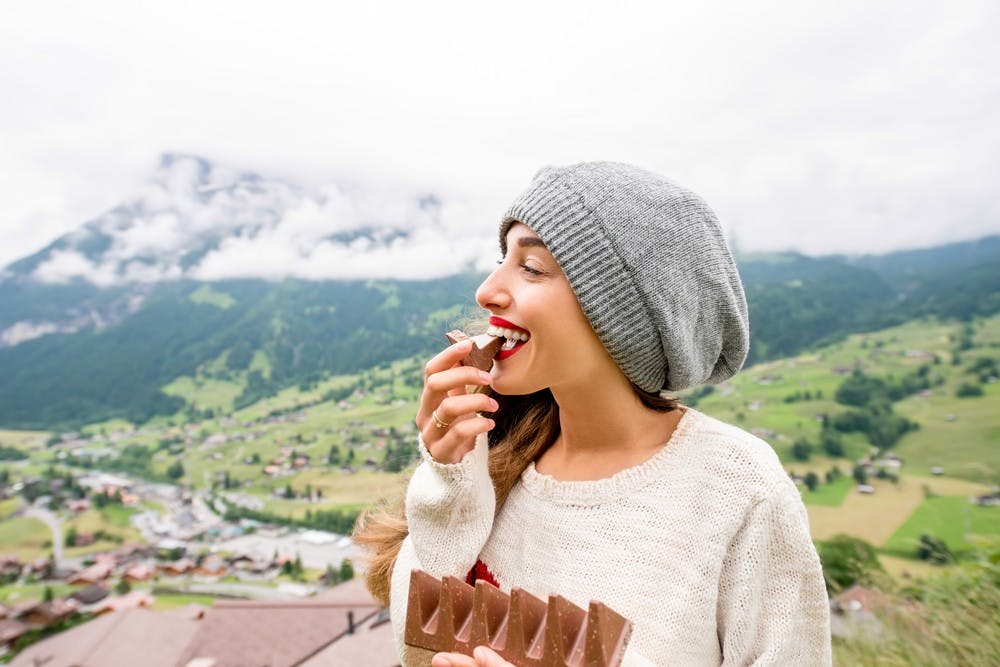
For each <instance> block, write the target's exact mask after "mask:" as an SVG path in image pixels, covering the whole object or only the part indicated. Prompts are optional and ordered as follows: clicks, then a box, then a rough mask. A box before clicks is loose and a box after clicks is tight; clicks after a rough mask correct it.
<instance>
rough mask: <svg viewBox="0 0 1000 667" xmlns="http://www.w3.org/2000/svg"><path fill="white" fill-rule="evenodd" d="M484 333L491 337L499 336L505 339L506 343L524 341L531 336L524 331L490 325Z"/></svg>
mask: <svg viewBox="0 0 1000 667" xmlns="http://www.w3.org/2000/svg"><path fill="white" fill-rule="evenodd" d="M486 333H488V334H489V335H491V336H500V337H501V338H506V339H507V340H508V341H512V340H513V341H519V340H520V341H526V340H528V339H529V338H531V336H530V335H529V334H528V333H527V332H524V331H515V330H514V329H507V328H506V327H498V326H495V325H493V324H491V325H490V326H489V327H487V329H486Z"/></svg>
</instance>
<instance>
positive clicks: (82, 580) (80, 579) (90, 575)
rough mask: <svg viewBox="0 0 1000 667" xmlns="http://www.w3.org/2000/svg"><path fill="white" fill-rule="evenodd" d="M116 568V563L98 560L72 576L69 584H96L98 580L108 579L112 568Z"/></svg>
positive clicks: (68, 580) (67, 581) (68, 581)
mask: <svg viewBox="0 0 1000 667" xmlns="http://www.w3.org/2000/svg"><path fill="white" fill-rule="evenodd" d="M112 569H114V564H113V563H109V562H107V561H104V562H101V561H98V562H97V563H94V564H93V565H91V566H90V567H88V568H84V569H82V570H80V571H79V572H77V573H75V574H73V575H72V576H70V577H69V578H68V579H67V580H66V583H67V584H96V583H98V582H101V581H104V580H106V579H107V578H108V577H110V576H111V570H112Z"/></svg>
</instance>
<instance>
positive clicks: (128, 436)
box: [0, 154, 1000, 665]
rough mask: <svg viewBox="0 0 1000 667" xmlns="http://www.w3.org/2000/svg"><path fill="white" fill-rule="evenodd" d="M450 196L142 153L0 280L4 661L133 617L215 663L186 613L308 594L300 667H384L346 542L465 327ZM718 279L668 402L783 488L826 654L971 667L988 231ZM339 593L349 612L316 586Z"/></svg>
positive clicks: (984, 466) (408, 466)
mask: <svg viewBox="0 0 1000 667" xmlns="http://www.w3.org/2000/svg"><path fill="white" fill-rule="evenodd" d="M444 199H445V198H444V197H442V196H438V195H435V194H434V193H430V192H428V193H423V194H413V195H409V194H408V195H401V194H398V193H389V192H385V191H381V190H374V189H372V188H368V187H366V186H363V185H357V184H354V185H343V186H338V187H332V186H331V187H327V188H313V187H306V186H300V185H297V184H295V183H291V182H288V181H283V180H280V179H273V178H269V177H265V176H262V175H260V174H255V173H249V172H243V171H239V170H235V169H231V168H228V167H224V166H221V165H217V164H214V163H212V162H211V161H209V160H206V159H204V158H200V157H196V156H189V155H180V154H165V155H163V156H162V158H161V160H160V163H159V167H158V168H157V169H156V171H155V173H153V174H151V176H150V179H149V181H148V183H147V185H146V186H145V187H144V188H143V189H142V191H141V192H138V193H137V194H136V196H135V197H134V198H131V199H129V200H127V201H123V202H122V203H121V204H120V205H118V206H116V207H114V208H112V209H111V210H109V211H107V212H106V213H105V214H103V215H101V216H99V217H97V218H95V219H93V220H90V221H87V222H85V224H82V225H81V226H80V227H79V228H78V229H77V230H76V231H74V232H72V233H70V234H68V235H66V236H63V237H61V238H59V239H57V240H56V241H55V242H53V243H51V244H50V245H48V246H46V247H44V248H41V249H39V250H38V251H37V252H35V253H34V254H31V255H29V256H26V257H24V258H22V259H20V260H18V261H15V262H13V263H11V264H9V265H8V266H6V267H4V268H3V269H2V271H0V429H2V430H0V584H2V585H0V612H2V614H0V623H5V624H6V625H5V626H4V627H5V630H4V633H3V634H0V642H2V645H3V647H4V649H3V650H4V651H6V653H5V654H4V658H3V659H4V660H15V661H16V660H18V657H17V656H18V655H19V654H21V655H22V658H24V659H27V656H29V655H31V653H30V652H31V651H32V650H38V649H39V648H40V647H41V646H42V644H43V643H44V642H40V641H39V640H45V639H46V638H57V637H59V636H60V634H61V633H66V632H70V631H72V629H73V628H75V627H76V626H81V625H83V624H86V623H91V622H93V623H96V622H99V621H100V620H101V618H103V617H104V616H103V615H104V614H105V613H106V612H107V611H109V610H116V609H122V608H130V607H145V608H146V609H147V610H151V613H153V614H155V616H153V618H156V619H161V621H158V622H162V623H174V624H179V625H178V627H181V626H183V629H182V630H178V631H177V632H178V633H180V634H178V635H177V636H178V637H184V639H183V641H182V640H180V639H177V640H176V642H175V643H176V644H177V646H176V649H172V650H176V651H177V657H178V660H181V661H182V659H188V658H193V657H195V656H197V655H201V653H198V651H205V650H207V649H206V646H210V645H211V642H212V641H214V640H213V638H212V634H211V633H208V632H207V630H206V628H205V627H200V626H198V623H199V622H201V623H205V622H206V621H199V620H198V619H199V618H201V616H199V614H203V613H204V609H206V608H213V609H219V610H220V611H221V610H225V609H226V605H227V604H232V601H233V600H234V599H242V600H254V601H258V602H259V603H260V605H261V606H262V608H265V607H267V605H276V607H275V609H277V608H279V607H280V608H281V611H274V610H273V609H272V611H271V612H270V613H272V614H273V616H272V618H277V619H279V620H276V621H274V623H273V625H274V632H276V633H281V632H282V630H281V628H282V627H284V626H283V625H282V624H290V625H294V624H295V623H296V622H297V621H296V620H295V618H296V617H294V614H295V613H297V612H296V611H295V610H296V609H298V608H299V607H296V605H302V604H306V603H308V604H313V605H315V606H316V609H319V610H322V611H323V613H329V614H330V618H331V619H332V618H336V623H342V624H343V628H342V629H337V628H338V627H339V626H337V625H336V623H334V621H332V620H331V621H329V622H328V623H327V621H326V620H324V619H326V617H324V616H322V615H321V616H318V617H317V618H319V619H320V620H321V621H323V622H324V623H327V627H328V628H333V630H330V631H329V633H328V635H329V636H324V637H323V638H320V639H314V640H313V643H311V644H308V643H306V644H303V643H299V644H298V650H301V651H303V655H302V657H301V660H305V659H306V658H307V657H308V656H310V655H313V656H318V657H316V660H317V662H316V663H315V664H336V663H335V662H330V660H332V658H331V657H330V656H333V655H335V651H338V650H343V651H346V650H347V649H346V648H344V647H346V646H348V643H349V641H348V639H344V637H348V638H350V637H354V638H357V637H364V636H367V635H368V634H371V635H373V636H377V637H379V638H381V639H380V641H383V642H384V643H385V644H386V646H387V647H388V649H389V651H390V652H391V650H392V646H391V640H390V639H389V635H388V634H384V635H383V634H382V633H383V632H384V630H385V629H386V624H385V623H384V622H383V623H381V625H380V624H379V622H380V621H384V613H383V612H382V611H380V610H378V609H377V606H375V605H374V603H373V602H371V601H364V600H363V599H362V598H364V596H365V595H366V594H365V593H364V592H363V590H362V587H361V584H360V580H355V579H354V576H355V574H356V573H357V572H358V571H359V570H360V569H361V568H363V567H364V563H363V561H362V560H360V558H359V555H360V551H359V549H358V548H357V547H356V546H355V545H354V544H353V543H352V541H351V538H350V535H351V531H352V528H353V525H354V522H355V520H356V518H357V517H358V515H359V513H360V512H362V511H364V510H365V509H366V508H368V507H371V506H373V505H374V504H376V503H378V502H382V501H385V502H394V501H398V499H399V498H400V496H401V493H402V490H403V488H404V484H405V479H406V476H407V473H408V471H410V470H412V467H413V466H414V465H415V463H416V460H417V457H418V454H417V448H416V429H415V426H414V424H413V416H414V413H415V411H416V401H417V399H418V397H419V395H420V391H421V388H422V381H423V365H424V363H425V361H426V360H427V358H429V356H430V355H432V354H434V353H435V352H436V351H437V350H439V349H440V348H442V347H443V346H444V345H445V344H446V342H445V339H444V336H443V334H444V332H446V331H448V330H449V329H452V328H455V327H457V326H458V327H463V328H468V329H475V327H476V326H477V325H476V324H475V322H476V320H477V318H478V317H479V316H480V315H481V313H477V307H476V304H475V301H474V299H473V294H474V292H475V288H476V286H477V285H478V284H479V282H480V281H481V280H482V278H483V277H484V275H485V271H486V270H488V269H487V267H485V266H483V265H481V264H480V263H478V260H477V257H479V256H480V254H481V250H482V248H483V247H491V246H493V245H495V238H479V237H476V236H473V235H465V236H463V235H462V234H460V233H459V234H457V235H456V234H455V233H454V230H455V229H456V225H455V223H454V220H453V218H454V217H455V216H456V213H455V211H454V210H452V209H450V208H449V203H448V202H446V201H445V200H444ZM386 200H388V201H389V204H388V205H386V203H385V202H386ZM376 203H377V204H378V205H376ZM459 227H460V226H459ZM427 247H439V248H440V250H439V251H438V252H437V254H436V255H434V260H433V264H434V265H433V266H431V267H428V266H426V265H424V266H421V267H420V269H421V270H420V271H415V270H414V271H410V270H409V268H408V267H410V266H412V265H415V263H417V262H425V263H426V261H427V260H426V259H422V258H425V257H426V253H424V254H421V252H422V251H421V252H418V251H419V250H421V249H426V248H427ZM411 250H412V253H411ZM390 256H392V257H396V258H402V259H398V260H397V262H398V263H397V264H396V266H394V267H393V270H392V271H386V272H385V273H382V274H380V273H379V271H378V269H373V268H372V267H377V266H378V265H379V264H378V263H379V261H380V260H382V259H384V258H386V257H390ZM737 260H738V263H739V266H740V270H741V272H742V276H743V280H744V285H745V288H746V293H747V298H748V301H749V306H750V316H751V331H752V345H751V353H750V358H749V360H748V362H747V365H746V367H745V369H744V371H743V372H742V373H740V374H739V375H737V376H736V377H735V378H734V379H733V380H731V381H729V382H727V383H724V384H722V385H719V386H714V387H702V388H698V389H695V390H692V391H690V392H687V393H686V394H685V395H683V396H682V399H683V401H684V403H685V404H687V405H689V406H695V407H697V409H699V410H702V411H704V412H706V413H708V414H711V415H713V416H716V417H719V418H720V419H723V420H726V421H729V422H731V423H734V424H737V425H739V426H741V427H742V428H744V429H746V430H748V431H750V432H752V433H754V434H755V435H757V436H759V437H760V438H762V439H763V440H765V441H767V442H768V443H770V445H771V446H772V447H773V448H774V449H775V451H776V452H777V453H778V455H779V457H780V458H781V460H782V462H783V463H784V465H785V468H786V470H787V471H788V473H789V475H790V476H791V477H792V478H793V479H794V480H795V482H796V483H797V484H798V485H799V488H800V489H801V492H802V497H803V500H804V502H805V504H806V507H807V509H808V512H809V519H810V524H811V529H812V533H813V538H814V540H815V542H816V544H817V548H818V550H819V552H820V555H821V558H822V560H823V565H824V572H825V574H826V578H827V584H828V588H829V592H830V596H831V609H832V610H833V621H834V635H835V640H834V642H835V643H834V653H835V659H836V660H837V661H838V662H842V663H843V664H866V665H868V664H872V665H874V664H934V665H937V664H941V665H944V664H973V665H980V664H981V665H985V664H989V661H990V660H991V659H995V656H996V655H998V654H1000V644H998V641H1000V640H998V639H997V637H996V632H995V628H994V630H993V631H992V632H983V631H982V630H983V628H984V627H986V628H989V627H990V626H991V624H994V623H996V613H997V610H998V609H1000V569H998V568H1000V490H998V485H1000V446H998V445H1000V382H998V378H1000V237H997V236H991V237H985V238H981V239H978V240H975V241H968V242H962V243H955V244H950V245H942V246H937V247H930V248H922V249H916V250H906V251H898V252H893V253H889V254H879V255H875V254H872V255H860V256H845V255H827V256H807V255H803V254H798V253H793V252H787V253H772V254H740V253H737ZM344 582H348V584H347V585H348V586H353V587H354V588H351V589H350V590H351V591H353V592H352V593H351V595H353V596H354V598H351V600H353V601H351V602H350V604H348V603H347V602H344V601H343V600H341V599H340V598H336V597H335V596H333V597H331V596H330V592H331V591H335V590H344V589H343V586H344V585H345V584H344ZM324 595H326V596H328V597H325V598H324ZM357 600H362V601H360V602H359V601H357ZM281 605H285V607H281ZM351 605H354V606H353V607H351ZM345 607H349V608H350V609H351V610H352V611H351V612H350V613H347V614H345V613H344V609H345ZM199 610H201V611H199ZM904 612H905V613H904ZM282 614H287V618H286V617H285V616H282ZM223 616H224V615H223ZM95 618H97V620H92V619H95ZM206 618H209V617H206ZM348 618H349V619H350V620H348ZM234 622H236V621H234ZM930 626H933V627H934V630H935V631H934V632H928V631H927V628H928V627H930ZM262 632H263V631H262ZM185 633H186V634H185ZM376 633H377V634H376ZM218 634H219V633H216V636H218ZM279 640H280V638H269V639H268V641H272V642H273V641H279ZM366 650H367V649H366ZM324 651H326V652H327V653H323V652H324ZM345 655H346V654H345ZM324 656H325V657H324ZM319 657H324V659H327V662H322V661H319ZM296 659H299V658H296ZM25 664H28V663H25ZM179 664H187V663H184V662H183V661H182V662H180V663H179ZM289 664H291V663H289ZM294 664H314V663H308V662H296V663H294ZM340 664H347V663H346V662H345V663H340Z"/></svg>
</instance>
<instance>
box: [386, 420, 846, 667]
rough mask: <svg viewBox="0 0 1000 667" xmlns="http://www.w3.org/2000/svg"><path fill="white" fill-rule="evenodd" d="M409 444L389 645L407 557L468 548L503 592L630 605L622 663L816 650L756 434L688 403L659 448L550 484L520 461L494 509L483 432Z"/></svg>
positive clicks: (813, 559) (803, 540) (806, 596)
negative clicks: (440, 449) (415, 460)
mask: <svg viewBox="0 0 1000 667" xmlns="http://www.w3.org/2000/svg"><path fill="white" fill-rule="evenodd" d="M423 451H424V455H425V460H424V462H423V463H421V465H420V466H419V467H418V469H417V471H416V473H415V474H414V476H413V478H412V480H411V482H410V487H409V489H408V494H407V513H408V519H409V522H410V537H408V538H407V539H406V540H405V541H404V543H403V547H402V549H401V551H400V555H399V558H398V559H397V562H396V567H395V569H394V571H393V580H392V609H391V611H392V619H393V625H394V628H395V630H396V636H397V641H399V642H400V648H401V650H403V647H402V642H401V640H402V628H403V619H405V614H406V594H407V587H408V581H409V572H410V570H411V569H412V568H422V569H425V570H428V571H430V572H431V573H432V574H434V575H435V576H442V575H445V574H451V575H455V576H458V577H462V578H464V577H465V576H466V574H467V573H468V571H469V570H470V569H471V568H472V566H473V565H474V564H475V563H476V561H477V559H478V560H481V561H482V562H483V563H484V564H485V565H486V567H487V568H489V570H490V572H491V573H492V574H493V575H494V576H495V578H496V580H497V582H498V583H499V584H500V587H501V588H502V589H504V590H508V591H509V589H510V588H511V587H513V586H519V587H521V588H524V589H526V590H527V591H529V592H531V593H533V594H535V595H538V596H540V597H542V596H547V595H549V594H552V593H559V594H561V595H564V596H566V597H567V598H569V599H570V600H571V601H573V602H574V603H576V604H577V605H580V606H582V607H584V608H585V607H586V606H587V603H588V602H589V601H590V600H591V599H595V600H600V601H602V602H604V603H606V604H608V605H609V606H611V607H612V608H613V609H615V610H616V611H618V612H619V613H621V614H623V615H624V616H626V617H628V618H629V619H631V620H632V622H633V623H634V632H633V635H632V639H631V641H630V643H629V648H628V651H627V653H626V659H625V664H626V665H684V666H685V667H692V666H700V665H720V664H726V665H749V664H754V665H796V666H803V665H829V664H830V663H831V655H830V627H829V611H828V602H827V596H826V589H825V586H824V583H823V574H822V570H821V568H820V563H819V559H818V557H817V555H816V551H815V549H814V547H813V544H812V541H811V539H810V536H809V526H808V520H807V517H806V513H805V508H804V507H803V505H802V501H801V499H800V497H799V493H798V490H797V489H796V488H795V485H794V484H792V482H791V481H790V480H789V479H788V475H787V474H786V473H785V472H784V470H782V468H781V464H780V462H779V461H778V459H777V457H776V456H775V454H774V452H773V450H771V448H770V447H769V446H768V445H767V443H765V442H763V441H761V440H759V439H758V438H755V437H754V436H752V435H750V434H748V433H746V432H744V431H742V430H740V429H737V428H735V427H733V426H729V425H726V424H724V423H722V422H719V421H717V420H715V419H712V418H710V417H708V416H706V415H704V414H702V413H699V412H697V411H695V410H693V409H691V408H688V409H687V411H686V414H685V415H684V416H683V417H682V419H681V421H680V423H679V425H678V427H677V430H676V431H675V433H674V435H673V436H672V438H671V440H670V442H668V443H667V445H666V446H664V448H663V449H661V450H660V451H659V452H658V453H657V454H655V455H654V456H653V457H652V458H650V459H649V460H647V461H646V462H644V463H642V464H640V465H638V466H635V467H633V468H629V469H627V470H624V471H622V472H620V473H618V474H616V475H614V476H613V477H610V478H607V479H603V480H598V481H594V482H559V481H557V480H555V479H553V478H551V477H547V476H545V475H542V474H539V473H538V472H537V471H536V470H535V468H534V466H530V467H529V468H528V469H527V470H526V471H525V472H524V474H523V475H522V477H521V480H520V481H519V482H518V484H517V485H516V486H515V487H514V489H513V491H512V492H511V494H510V496H509V497H508V499H507V501H506V502H505V503H504V506H503V508H502V509H501V511H500V514H499V515H498V516H497V517H496V518H495V520H494V518H493V510H492V504H491V503H492V500H491V499H492V492H488V493H484V492H483V491H482V489H483V488H485V487H489V486H490V480H489V477H488V475H486V474H484V470H485V468H484V467H483V465H482V461H481V460H480V459H482V458H483V457H485V456H487V455H488V454H487V450H486V447H485V442H480V443H479V445H477V448H476V449H475V450H474V451H473V452H471V453H470V454H468V455H467V456H466V458H465V459H464V460H463V461H462V462H461V463H459V464H455V465H454V466H441V465H440V464H436V463H432V462H430V461H429V457H428V456H427V454H426V450H425V449H424V450H423ZM448 468H450V469H451V470H450V472H449V473H448V476H447V478H445V477H443V476H442V475H441V473H442V472H444V470H445V469H448ZM443 554H447V555H446V556H445V555H443ZM445 562H447V566H445V567H442V564H443V563H445ZM404 658H405V656H404ZM406 660H410V658H405V659H404V664H415V663H414V662H413V661H410V662H407V661H406Z"/></svg>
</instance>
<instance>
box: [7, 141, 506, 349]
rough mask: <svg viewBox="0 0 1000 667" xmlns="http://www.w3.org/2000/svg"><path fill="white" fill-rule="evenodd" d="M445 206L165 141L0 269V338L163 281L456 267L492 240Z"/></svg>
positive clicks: (84, 313)
mask: <svg viewBox="0 0 1000 667" xmlns="http://www.w3.org/2000/svg"><path fill="white" fill-rule="evenodd" d="M445 208H446V207H445V205H444V203H443V202H442V200H441V199H440V198H439V197H437V196H436V195H434V194H429V193H416V194H414V193H407V192H401V191H393V190H390V189H385V188H376V187H374V186H358V185H340V184H338V185H327V186H322V187H319V186H317V187H311V188H307V187H304V186H299V185H296V184H292V183H288V182H286V181H282V180H278V179H271V178H265V177H263V176H261V175H259V174H255V173H252V172H247V171H236V170H233V169H229V168H226V167H221V166H219V165H216V164H213V163H212V162H210V161H208V160H206V159H204V158H201V157H196V156H188V155H178V154H173V153H167V154H164V155H163V156H162V157H161V159H160V163H159V165H158V167H157V168H156V170H155V172H154V173H153V174H152V178H151V180H150V182H149V183H148V184H146V186H144V187H143V188H142V189H141V191H140V192H138V193H137V194H136V196H134V197H133V198H131V199H129V200H127V201H125V202H123V203H122V204H120V205H119V206H116V207H114V208H113V209H111V210H109V211H107V212H106V213H104V214H103V215H101V216H99V217H97V218H96V219H94V220H91V221H89V222H87V223H85V224H84V225H83V226H81V227H80V228H79V229H77V230H75V231H73V232H71V233H69V234H66V235H64V236H62V237H61V238H59V239H57V240H56V241H54V242H53V243H51V244H50V245H48V246H47V247H45V248H43V249H41V250H39V251H38V252H36V253H34V254H32V255H30V256H28V257H25V258H23V259H20V260H18V261H16V262H14V263H12V264H10V265H9V266H7V267H6V268H5V269H4V270H3V271H2V272H0V346H11V345H16V344H18V343H20V342H23V341H26V340H30V339H32V338H35V337H37V336H41V335H45V334H48V333H54V332H59V333H73V332H76V331H81V330H84V329H88V328H95V329H101V328H103V327H106V326H108V325H111V324H114V323H117V322H120V321H122V319H124V318H125V317H128V316H130V315H132V314H134V313H136V312H138V310H139V309H140V308H141V307H142V304H143V303H144V302H145V300H146V299H147V298H148V297H149V295H150V293H151V290H152V286H153V285H156V284H160V283H163V282H166V281H181V280H195V281H218V280H234V279H235V280H239V279H248V278H263V279H267V280H283V279H286V278H299V279H304V280H330V279H348V280H349V279H359V278H383V277H385V278H392V277H401V278H433V277H440V276H445V275H453V274H456V273H461V272H463V271H468V270H470V269H472V268H473V267H474V266H475V265H476V262H477V260H481V258H482V256H483V254H484V248H492V246H495V245H496V242H495V240H494V239H493V238H492V237H491V233H481V232H476V230H469V229H467V227H468V225H467V224H464V222H465V221H460V223H463V224H459V225H458V229H456V228H454V227H455V225H452V226H451V227H449V226H448V224H446V220H445V217H444V212H445ZM433 249H438V250H439V251H440V253H439V256H436V257H435V256H434V255H433V254H432V251H433ZM485 252H486V253H487V254H488V252H491V250H486V251H485ZM394 260H395V261H394Z"/></svg>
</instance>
